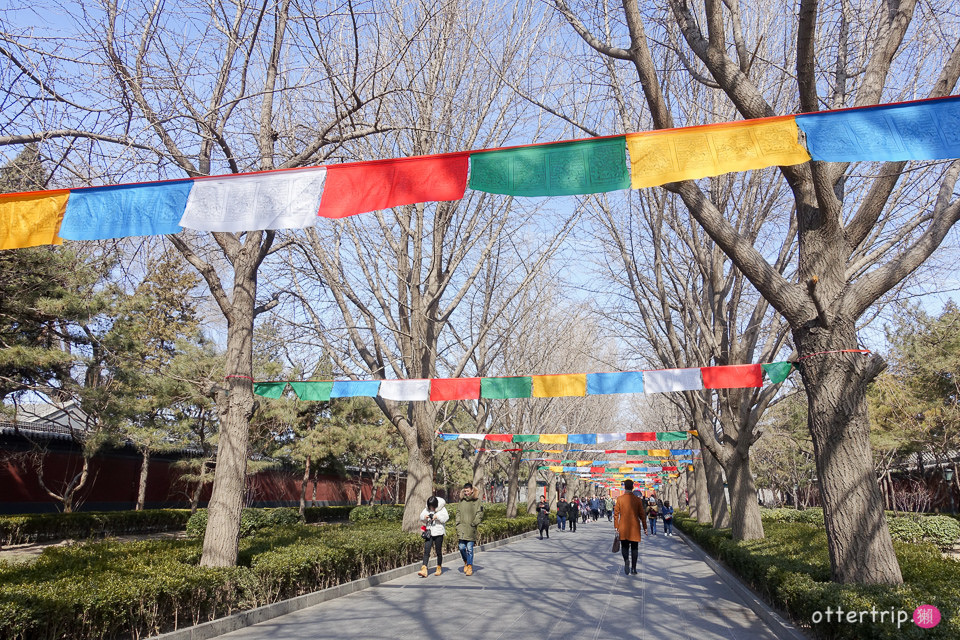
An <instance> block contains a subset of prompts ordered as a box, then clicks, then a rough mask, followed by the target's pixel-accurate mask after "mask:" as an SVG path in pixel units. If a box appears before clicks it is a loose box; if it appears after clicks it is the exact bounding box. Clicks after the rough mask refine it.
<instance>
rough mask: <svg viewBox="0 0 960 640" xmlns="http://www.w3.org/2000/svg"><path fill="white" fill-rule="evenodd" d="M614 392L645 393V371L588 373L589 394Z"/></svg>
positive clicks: (596, 394)
mask: <svg viewBox="0 0 960 640" xmlns="http://www.w3.org/2000/svg"><path fill="white" fill-rule="evenodd" d="M613 393H643V373H642V372H640V371H625V372H623V373H588V374H587V395H589V396H598V395H606V394H613Z"/></svg>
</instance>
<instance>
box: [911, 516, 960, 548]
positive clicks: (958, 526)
mask: <svg viewBox="0 0 960 640" xmlns="http://www.w3.org/2000/svg"><path fill="white" fill-rule="evenodd" d="M920 528H921V529H922V530H923V539H924V540H925V541H927V542H931V543H933V544H935V545H937V546H938V547H940V548H941V549H942V548H944V547H949V546H952V545H953V544H955V543H956V542H957V539H958V538H960V523H958V522H957V521H956V520H954V519H953V518H951V517H949V516H927V517H925V518H921V519H920Z"/></svg>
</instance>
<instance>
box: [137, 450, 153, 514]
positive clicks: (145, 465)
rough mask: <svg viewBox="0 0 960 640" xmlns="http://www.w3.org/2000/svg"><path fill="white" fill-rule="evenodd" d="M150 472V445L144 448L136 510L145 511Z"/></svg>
mask: <svg viewBox="0 0 960 640" xmlns="http://www.w3.org/2000/svg"><path fill="white" fill-rule="evenodd" d="M149 473H150V447H144V448H143V456H142V458H141V462H140V486H139V488H138V489H137V506H136V507H135V508H134V511H143V504H144V502H146V499H147V474H149Z"/></svg>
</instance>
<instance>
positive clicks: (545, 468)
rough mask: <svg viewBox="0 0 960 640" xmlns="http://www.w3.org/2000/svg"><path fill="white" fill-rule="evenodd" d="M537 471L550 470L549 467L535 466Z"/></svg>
mask: <svg viewBox="0 0 960 640" xmlns="http://www.w3.org/2000/svg"><path fill="white" fill-rule="evenodd" d="M537 471H550V467H537Z"/></svg>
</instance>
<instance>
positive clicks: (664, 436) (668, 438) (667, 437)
mask: <svg viewBox="0 0 960 640" xmlns="http://www.w3.org/2000/svg"><path fill="white" fill-rule="evenodd" d="M689 437H690V435H689V434H688V433H687V432H686V431H657V440H659V441H660V442H676V441H677V440H686V439H687V438H689Z"/></svg>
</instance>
